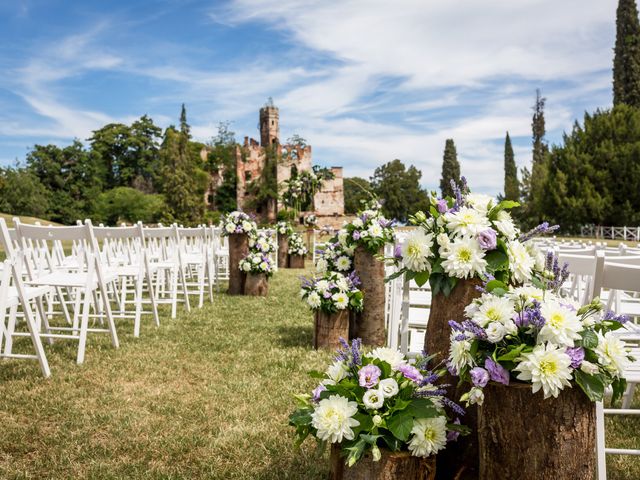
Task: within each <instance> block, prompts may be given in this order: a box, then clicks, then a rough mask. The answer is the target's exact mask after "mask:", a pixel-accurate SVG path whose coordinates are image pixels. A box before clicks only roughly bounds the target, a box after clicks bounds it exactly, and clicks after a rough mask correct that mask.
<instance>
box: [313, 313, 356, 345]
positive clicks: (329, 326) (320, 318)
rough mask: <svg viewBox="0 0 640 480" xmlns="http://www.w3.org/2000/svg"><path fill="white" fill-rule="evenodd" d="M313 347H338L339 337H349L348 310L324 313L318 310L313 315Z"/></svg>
mask: <svg viewBox="0 0 640 480" xmlns="http://www.w3.org/2000/svg"><path fill="white" fill-rule="evenodd" d="M314 324H315V326H314V330H313V348H315V349H316V350H317V349H319V348H329V349H331V350H336V349H337V348H339V347H340V337H342V338H344V339H345V340H347V339H348V338H349V310H338V311H337V312H335V313H325V312H322V311H320V310H318V311H317V312H316V313H315V315H314Z"/></svg>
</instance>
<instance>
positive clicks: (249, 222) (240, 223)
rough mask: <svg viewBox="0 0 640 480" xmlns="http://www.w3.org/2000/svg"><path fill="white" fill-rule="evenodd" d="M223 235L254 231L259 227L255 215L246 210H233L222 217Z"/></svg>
mask: <svg viewBox="0 0 640 480" xmlns="http://www.w3.org/2000/svg"><path fill="white" fill-rule="evenodd" d="M221 226H222V235H232V234H234V233H246V234H252V233H254V232H255V231H256V230H257V229H258V227H257V225H256V222H255V220H254V219H253V217H251V216H249V215H248V214H246V213H244V212H231V213H229V214H228V215H225V216H224V217H222V220H221Z"/></svg>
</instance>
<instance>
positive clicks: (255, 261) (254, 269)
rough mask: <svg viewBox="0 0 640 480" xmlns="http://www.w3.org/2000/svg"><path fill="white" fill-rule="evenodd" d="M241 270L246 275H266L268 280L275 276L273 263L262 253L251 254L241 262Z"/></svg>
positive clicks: (253, 252)
mask: <svg viewBox="0 0 640 480" xmlns="http://www.w3.org/2000/svg"><path fill="white" fill-rule="evenodd" d="M239 266H240V270H242V271H243V272H245V273H251V274H254V275H259V274H262V273H264V274H265V275H266V276H267V278H268V277H270V276H271V275H273V271H274V266H273V261H272V260H271V258H269V256H268V255H266V254H263V253H261V252H255V251H252V252H249V255H247V256H246V257H244V258H243V259H242V260H240V263H239Z"/></svg>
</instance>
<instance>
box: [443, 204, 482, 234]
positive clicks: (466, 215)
mask: <svg viewBox="0 0 640 480" xmlns="http://www.w3.org/2000/svg"><path fill="white" fill-rule="evenodd" d="M444 218H445V220H446V221H447V228H448V229H449V230H450V231H452V232H454V233H456V234H457V235H460V236H462V237H473V236H476V235H477V234H478V233H480V232H483V231H485V230H487V229H488V228H490V227H491V223H490V222H489V219H488V218H487V216H486V214H483V213H481V212H479V211H477V210H475V209H473V208H469V207H462V208H461V209H460V210H458V211H457V212H448V213H445V214H444Z"/></svg>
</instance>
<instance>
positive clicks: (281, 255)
mask: <svg viewBox="0 0 640 480" xmlns="http://www.w3.org/2000/svg"><path fill="white" fill-rule="evenodd" d="M288 251H289V235H282V234H281V233H279V234H278V268H288V267H289V254H288Z"/></svg>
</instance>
